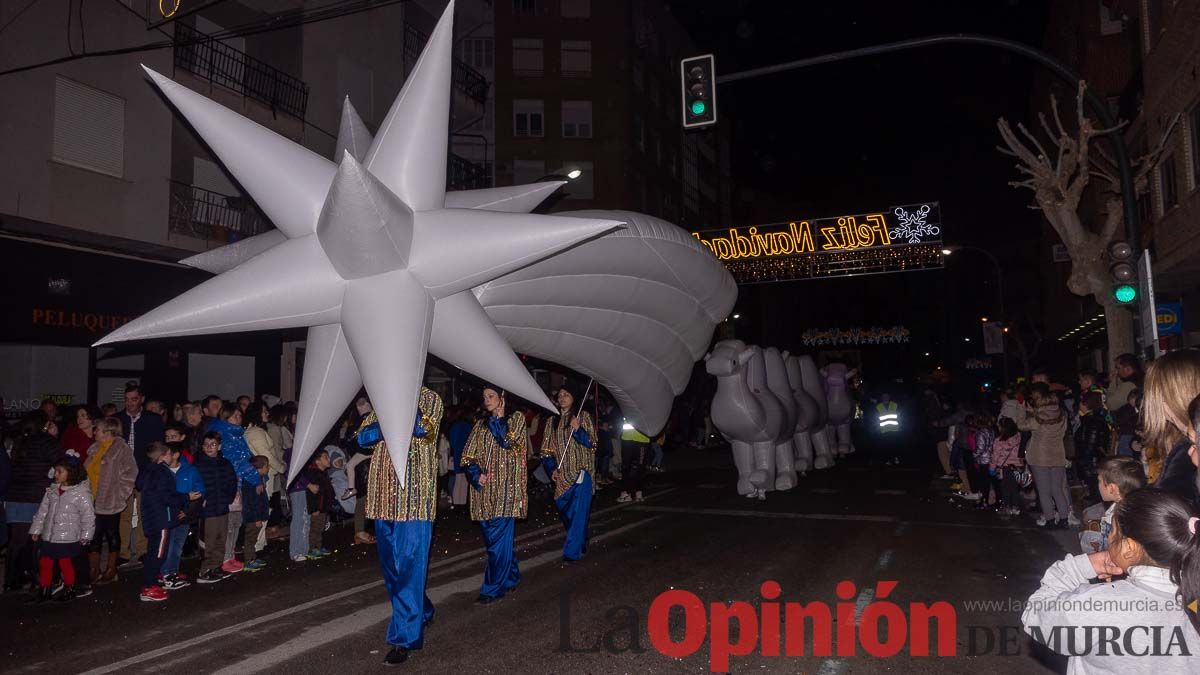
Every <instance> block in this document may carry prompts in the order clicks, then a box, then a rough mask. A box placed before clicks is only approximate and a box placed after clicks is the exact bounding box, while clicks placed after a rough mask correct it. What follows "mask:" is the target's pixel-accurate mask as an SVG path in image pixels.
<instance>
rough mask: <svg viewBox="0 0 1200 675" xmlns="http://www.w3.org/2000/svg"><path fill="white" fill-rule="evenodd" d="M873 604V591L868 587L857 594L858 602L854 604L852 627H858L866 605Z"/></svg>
mask: <svg viewBox="0 0 1200 675" xmlns="http://www.w3.org/2000/svg"><path fill="white" fill-rule="evenodd" d="M872 602H875V589H874V588H871V587H870V586H868V587H866V588H864V589H862V591H861V592H860V593H859V594H858V600H856V601H855V602H854V625H855V626H858V625H859V623H860V622H861V621H862V615H863V610H865V609H866V608H867V605H869V604H871V603H872Z"/></svg>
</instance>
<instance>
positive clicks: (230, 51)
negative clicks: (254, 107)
mask: <svg viewBox="0 0 1200 675" xmlns="http://www.w3.org/2000/svg"><path fill="white" fill-rule="evenodd" d="M175 42H176V47H175V67H176V68H182V69H183V70H187V71H189V72H191V73H193V74H195V75H196V76H197V77H199V78H201V79H204V80H208V81H209V82H210V83H212V84H219V85H221V86H222V87H225V88H227V89H230V90H232V91H235V92H237V93H239V94H241V95H242V96H245V97H246V98H250V99H253V100H255V101H258V102H260V103H263V104H264V105H267V106H270V108H271V110H273V111H275V110H279V111H283V112H285V113H287V114H289V115H291V116H293V117H296V118H299V119H301V120H303V119H304V112H305V109H306V108H307V107H308V85H307V84H305V83H304V81H303V80H301V79H299V78H296V77H293V76H291V75H288V74H287V73H285V72H283V71H282V70H279V69H278V68H275V67H273V66H270V65H268V64H267V63H265V62H263V61H260V60H258V59H256V58H254V57H253V56H250V55H249V54H246V53H245V52H242V51H239V50H237V49H234V48H233V47H230V46H229V45H227V44H225V43H223V42H221V41H219V40H214V39H213V38H211V37H209V36H208V35H205V34H204V33H201V32H200V31H198V30H196V29H195V28H192V27H191V26H189V25H187V24H185V23H176V24H175ZM485 92H486V90H485Z"/></svg>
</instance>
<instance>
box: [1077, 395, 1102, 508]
mask: <svg viewBox="0 0 1200 675" xmlns="http://www.w3.org/2000/svg"><path fill="white" fill-rule="evenodd" d="M1081 379H1082V376H1081ZM1105 412H1106V411H1105V409H1104V397H1103V395H1101V393H1100V392H1098V391H1087V392H1085V393H1084V394H1083V396H1081V397H1080V398H1079V428H1077V429H1076V430H1075V438H1074V440H1075V467H1076V471H1077V472H1078V476H1079V479H1080V480H1082V481H1083V484H1084V485H1085V486H1086V487H1087V490H1088V496H1089V497H1090V498H1091V499H1092V500H1093V501H1095V500H1098V499H1100V489H1099V487H1098V486H1097V485H1096V462H1098V461H1099V460H1100V459H1101V458H1103V457H1104V456H1105V455H1107V454H1108V449H1109V444H1110V442H1111V440H1110V439H1111V436H1110V434H1109V429H1108V421H1107V420H1106V419H1105V417H1104V415H1105Z"/></svg>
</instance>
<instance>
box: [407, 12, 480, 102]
mask: <svg viewBox="0 0 1200 675" xmlns="http://www.w3.org/2000/svg"><path fill="white" fill-rule="evenodd" d="M428 41H429V34H427V33H426V32H425V31H423V30H421V29H420V28H417V27H416V26H414V25H412V24H411V23H408V22H405V24H404V69H405V70H406V71H408V70H409V69H411V68H412V67H413V66H415V65H416V63H417V59H419V58H420V57H421V49H423V48H424V47H425V43H426V42H428ZM452 81H453V83H454V88H455V89H456V90H457V91H458V92H459V93H461V94H464V95H466V96H467V98H470V99H471V100H473V101H475V102H476V103H478V104H479V105H483V104H484V103H487V95H488V81H487V78H486V77H484V76H483V75H482V74H481V73H480V72H479V71H477V70H475V69H474V68H472V67H471V66H470V65H468V64H467V62H466V61H463V60H462V59H460V58H458V57H457V56H456V57H454V66H453V77H452Z"/></svg>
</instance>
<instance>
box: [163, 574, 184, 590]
mask: <svg viewBox="0 0 1200 675" xmlns="http://www.w3.org/2000/svg"><path fill="white" fill-rule="evenodd" d="M158 585H159V586H162V587H163V588H165V589H167V590H168V591H177V590H179V589H181V588H187V587H188V586H191V585H192V582H190V581H188V580H187V578H185V577H184V576H183V575H182V574H168V575H166V576H163V577H159V578H158Z"/></svg>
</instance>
